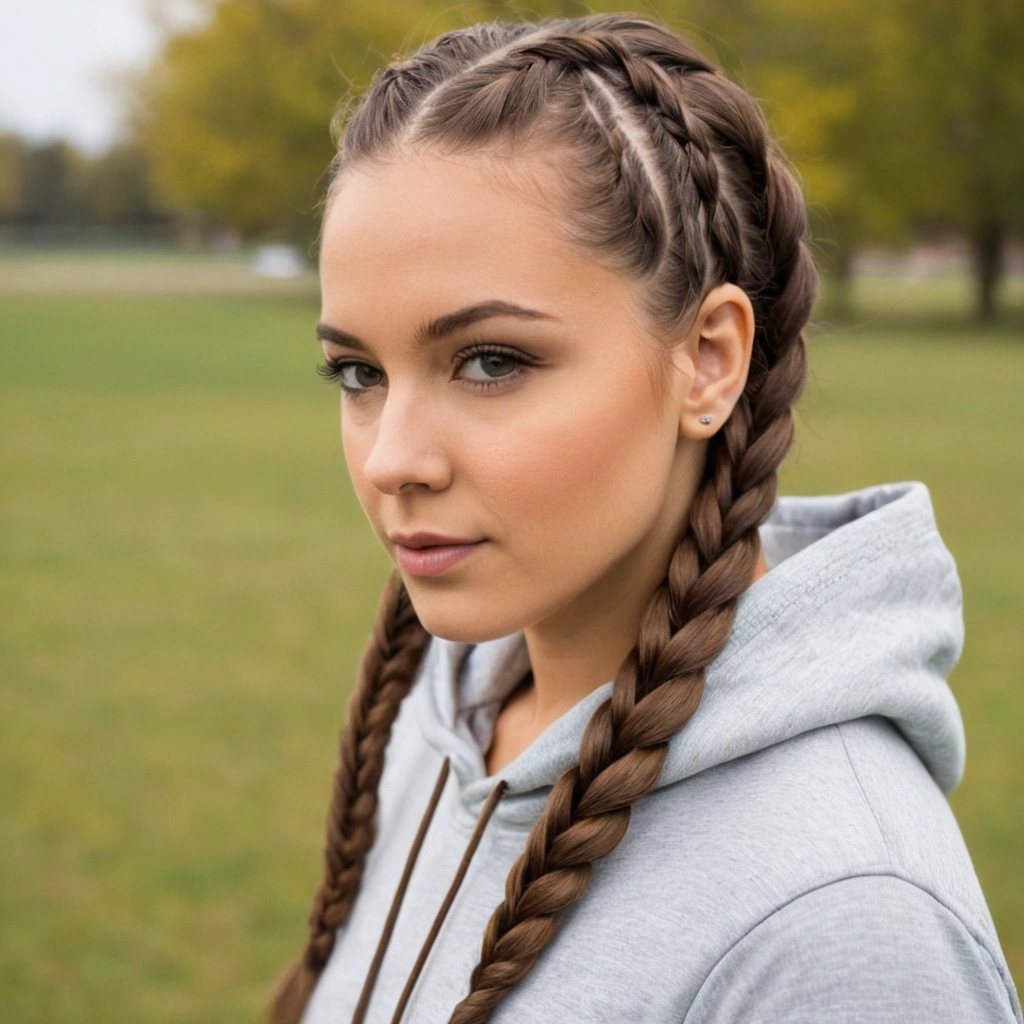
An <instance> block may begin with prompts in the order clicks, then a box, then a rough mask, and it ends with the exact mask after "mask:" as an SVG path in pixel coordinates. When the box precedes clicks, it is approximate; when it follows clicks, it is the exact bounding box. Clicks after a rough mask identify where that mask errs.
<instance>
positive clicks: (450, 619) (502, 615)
mask: <svg viewBox="0 0 1024 1024" xmlns="http://www.w3.org/2000/svg"><path fill="white" fill-rule="evenodd" d="M406 589H407V590H408V592H409V599H410V600H411V601H412V606H413V609H414V610H415V612H416V617H417V618H418V619H419V620H420V623H421V625H422V626H423V628H424V629H425V630H426V631H427V632H428V633H430V634H431V635H432V636H436V637H438V638H440V639H441V640H450V641H452V642H453V643H463V644H481V643H484V642H486V641H487V640H497V639H498V638H499V637H503V636H508V635H509V634H511V633H517V632H518V631H519V630H521V629H522V628H523V627H524V625H525V620H524V619H523V618H521V617H520V616H517V615H516V614H515V613H514V612H513V611H512V609H509V608H497V607H488V605H489V604H492V605H497V604H498V603H499V602H500V596H499V595H491V597H492V599H493V600H492V601H480V600H473V599H471V598H469V597H468V596H463V595H459V594H454V593H447V594H443V593H435V594H424V593H422V592H419V593H417V587H416V585H415V583H413V585H412V586H409V583H408V581H406Z"/></svg>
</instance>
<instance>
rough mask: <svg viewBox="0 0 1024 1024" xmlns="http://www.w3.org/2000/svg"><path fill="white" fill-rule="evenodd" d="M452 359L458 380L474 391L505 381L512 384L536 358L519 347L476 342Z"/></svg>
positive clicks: (506, 383)
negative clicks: (456, 368) (455, 366)
mask: <svg viewBox="0 0 1024 1024" xmlns="http://www.w3.org/2000/svg"><path fill="white" fill-rule="evenodd" d="M455 362H456V363H457V364H458V376H459V379H460V380H463V381H465V383H466V384H467V385H468V386H469V387H471V388H473V389H474V390H476V391H487V390H490V389H491V388H503V387H505V386H506V385H507V386H509V387H511V386H512V383H513V382H514V381H518V380H520V379H521V378H523V377H525V376H526V375H527V374H528V373H530V371H531V369H532V368H533V367H534V366H535V365H536V364H537V363H538V360H537V358H536V357H535V356H532V355H530V354H528V353H526V352H524V351H522V349H518V348H511V347H507V346H504V345H496V344H494V343H493V342H477V343H476V344H475V345H470V346H469V348H465V349H463V350H462V351H461V352H460V353H459V354H458V355H457V356H456V358H455Z"/></svg>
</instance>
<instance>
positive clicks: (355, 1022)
mask: <svg viewBox="0 0 1024 1024" xmlns="http://www.w3.org/2000/svg"><path fill="white" fill-rule="evenodd" d="M448 767H449V764H448V758H447V757H446V758H445V759H444V764H442V765H441V774H440V775H438V777H437V782H435V783H434V792H433V793H431V795H430V802H429V803H428V804H427V809H426V811H425V812H424V814H423V820H422V821H421V822H420V827H419V830H418V831H417V832H416V838H415V839H414V840H413V843H412V846H411V847H410V848H409V856H408V857H406V859H405V870H404V871H403V872H402V878H401V880H400V881H399V883H398V888H397V889H395V895H394V898H393V899H392V901H391V909H390V910H389V911H388V916H387V920H386V921H385V922H384V930H383V931H382V932H381V933H380V940H379V941H378V943H377V951H376V952H375V953H374V954H373V960H372V961H371V963H370V970H369V971H368V972H367V975H366V980H365V981H364V982H363V991H362V993H361V994H360V996H359V1002H358V1003H357V1004H356V1008H355V1012H354V1013H353V1014H352V1024H361V1021H362V1019H363V1017H364V1016H365V1014H366V1007H367V1006H368V1005H369V1003H370V996H371V994H372V993H373V986H374V985H375V984H376V982H377V972H378V971H379V970H380V965H381V962H382V961H383V960H384V952H385V950H386V949H387V948H388V943H389V942H390V941H391V932H392V930H393V929H394V927H395V920H396V919H397V918H398V911H399V910H400V909H401V906H402V900H403V899H404V898H405V890H406V888H407V887H408V885H409V877H410V876H411V875H412V869H413V865H414V864H415V863H416V858H417V857H419V854H420V847H421V846H422V845H423V839H424V837H425V836H426V834H427V828H428V827H429V826H430V820H431V818H433V817H434V809H435V808H436V807H437V804H438V801H439V800H440V799H441V791H442V790H443V789H444V784H445V782H446V781H447V779H448Z"/></svg>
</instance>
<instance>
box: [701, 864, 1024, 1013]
mask: <svg viewBox="0 0 1024 1024" xmlns="http://www.w3.org/2000/svg"><path fill="white" fill-rule="evenodd" d="M1021 1019H1022V1018H1021V1008H1020V1003H1019V1001H1018V998H1017V994H1016V992H1015V990H1014V986H1013V981H1012V980H1011V978H1010V975H1009V972H1008V970H1007V968H1006V964H1005V962H1003V960H1002V957H1001V955H1000V953H999V951H998V944H996V957H995V959H994V958H993V956H992V955H991V953H990V952H989V949H988V948H986V945H984V944H983V940H982V938H981V937H980V936H977V935H974V934H972V933H971V931H969V930H968V928H967V927H965V925H964V923H963V922H962V921H961V919H960V918H959V917H958V916H957V915H956V914H954V913H953V912H952V911H951V910H949V909H948V908H947V907H946V906H944V905H943V904H942V903H940V902H939V901H938V900H936V899H935V898H934V897H933V896H931V895H930V894H929V893H928V892H926V891H925V890H924V889H922V888H920V887H919V886H916V885H914V884H912V883H910V882H907V881H905V880H903V879H901V878H897V877H895V876H893V875H864V876H858V877H855V878H846V879H842V880H840V881H836V882H832V883H830V884H827V885H824V886H822V887H821V888H818V889H814V890H812V891H810V892H808V893H805V894H804V895H802V896H800V897H798V898H797V899H794V900H792V901H791V902H789V903H786V904H784V905H783V906H782V907H780V908H779V909H778V910H776V911H775V912H774V913H772V914H771V915H770V916H769V917H767V918H765V919H764V920H762V921H761V922H760V923H759V924H757V925H756V926H755V927H754V928H752V929H751V930H750V931H749V932H747V934H746V935H744V936H743V937H742V938H741V939H740V940H739V941H738V942H736V943H735V944H734V945H733V946H732V947H731V948H730V949H729V951H728V952H727V953H726V954H725V955H724V956H723V957H722V958H721V959H720V960H719V961H718V963H717V964H716V965H715V967H714V968H713V969H712V971H711V972H710V973H709V974H708V976H707V978H706V979H705V981H704V984H703V985H702V987H701V989H700V991H699V993H698V994H697V997H696V999H695V1000H694V1001H693V1003H692V1004H691V1006H690V1009H689V1011H688V1012H687V1014H686V1016H685V1019H684V1024H817V1022H820V1021H826V1020H827V1021H829V1022H830V1024H878V1022H881V1021H884V1022H886V1024H1014V1022H1016V1024H1021Z"/></svg>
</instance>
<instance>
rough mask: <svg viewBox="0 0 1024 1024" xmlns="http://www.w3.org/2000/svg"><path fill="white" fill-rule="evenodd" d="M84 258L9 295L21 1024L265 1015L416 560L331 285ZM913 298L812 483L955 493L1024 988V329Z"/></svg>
mask: <svg viewBox="0 0 1024 1024" xmlns="http://www.w3.org/2000/svg"><path fill="white" fill-rule="evenodd" d="M4 259H8V260H9V259H10V257H4V258H3V259H0V277H3V276H4V275H3V270H4ZM44 262H45V261H44ZM86 262H87V263H90V265H91V267H92V270H91V271H88V272H89V273H92V274H93V277H92V278H90V280H89V284H87V285H85V286H83V285H82V283H81V281H82V278H81V273H83V271H81V269H80V268H79V270H77V271H74V273H72V274H71V277H70V278H69V276H68V274H69V271H68V269H67V268H68V266H69V265H71V264H73V263H74V260H73V259H71V260H70V262H69V260H65V263H64V264H63V266H64V269H63V270H61V267H60V265H59V261H57V262H56V263H53V264H51V265H48V266H50V267H51V270H52V272H51V273H50V277H49V283H48V284H47V285H46V286H45V287H44V286H42V285H41V284H39V283H38V281H37V283H36V285H35V286H34V287H33V288H31V289H28V288H27V286H25V287H22V284H19V283H18V281H17V280H16V278H15V276H11V275H8V276H7V278H6V280H7V286H6V287H4V286H0V389H2V418H3V419H2V423H3V428H2V429H3V440H2V447H0V459H2V462H0V473H2V480H3V485H2V504H0V516H2V518H0V552H2V555H0V557H2V565H3V575H2V584H0V585H2V598H3V607H4V615H3V619H2V624H0V659H2V661H0V674H2V678H3V683H2V688H0V778H2V779H3V784H2V787H0V878H2V879H3V883H2V885H0V920H2V921H3V927H2V929H0V1003H2V1005H3V1007H4V1009H3V1014H2V1016H3V1020H4V1021H5V1022H6V1021H12V1022H18V1024H22V1022H24V1024H29V1022H31V1024H42V1022H46V1024H64V1022H68V1024H70V1022H75V1024H92V1022H101V1021H102V1022H103V1024H122V1022H124V1024H127V1022H132V1024H149V1022H155V1021H187V1022H214V1021H216V1022H223V1021H241V1020H254V1019H256V1018H257V1016H258V1013H259V1010H260V1008H261V1006H262V1005H263V999H264V995H265V991H266V985H267V983H268V981H269V979H271V978H272V977H273V976H274V975H275V974H276V972H277V971H278V969H279V968H280V967H281V966H282V964H283V962H284V961H285V960H286V959H288V958H289V957H290V956H291V955H292V953H293V952H295V951H296V950H297V948H298V945H299V943H300V940H301V935H302V930H303V926H304V920H305V915H306V913H307V908H308V903H309V898H310V895H311V892H312V888H313V885H314V883H315V880H316V878H317V877H318V873H319V856H320V853H319V851H320V844H321V839H320V835H321V828H322V821H323V815H324V811H325V807H326V801H327V794H328V786H329V779H330V773H331V771H332V769H333V766H334V761H335V753H334V743H335V737H336V732H337V728H338V726H339V724H340V721H341V716H342V712H343V708H344V701H345V698H346V695H347V692H348V687H349V685H350V680H351V678H352V670H353V666H354V664H355V662H356V659H357V657H358V654H359V651H360V648H361V646H362V643H363V639H364V637H365V635H366V631H367V629H368V627H369V624H370V621H371V618H372V613H373V608H374V604H375V601H376V596H377V592H378V590H379V587H380V585H381V583H382V581H383V579H384V577H385V575H386V573H387V570H388V563H387V561H386V559H385V557H384V555H383V553H380V552H378V550H377V548H376V546H375V544H374V543H372V542H371V541H370V539H369V532H368V529H367V527H366V526H365V525H364V523H363V521H362V519H361V513H360V512H359V510H358V507H357V505H356V504H355V502H354V499H353V497H352V495H351V493H350V491H349V488H348V485H347V480H346V476H345V470H344V465H343V462H342V457H341V451H340V445H339V442H338V439H337V410H336V402H337V398H336V393H335V392H334V391H333V390H332V389H330V388H328V387H325V386H324V385H323V384H322V383H320V382H319V380H318V378H317V377H316V375H315V373H314V369H313V368H314V365H315V363H316V361H317V359H318V351H317V347H316V344H315V342H314V341H313V325H314V323H315V320H316V314H317V304H316V299H315V294H314V292H313V290H312V288H311V287H310V284H309V282H308V281H306V282H298V283H297V284H294V285H292V286H288V287H287V288H283V289H282V288H277V289H276V290H273V289H272V290H271V291H269V292H267V291H259V290H255V289H254V288H252V287H250V284H249V282H248V280H247V278H245V275H244V274H242V273H241V272H240V271H239V270H238V267H237V266H236V265H235V264H232V263H230V261H229V262H228V263H225V262H223V261H221V262H220V263H209V264H200V265H198V266H199V269H198V270H197V269H196V265H188V264H187V261H186V262H183V263H182V265H181V275H182V276H181V277H180V278H179V279H178V281H177V284H176V285H175V287H174V288H172V287H170V286H169V285H168V282H167V277H166V273H167V270H166V267H164V268H163V270H161V264H160V261H159V259H157V260H156V262H155V264H154V262H153V261H152V260H151V261H150V262H149V263H148V264H145V265H143V264H144V263H145V261H142V262H141V263H140V262H136V263H135V264H132V263H131V261H130V260H129V261H128V262H127V263H123V264H122V265H120V270H118V268H117V267H114V268H113V269H112V264H111V263H110V261H108V262H107V263H106V264H104V262H103V261H102V260H100V261H98V262H97V261H95V260H93V261H91V262H90V261H86ZM115 262H116V261H115ZM7 266H8V268H13V267H14V263H8V264H7ZM218 268H220V269H218ZM225 268H227V269H225ZM44 269H45V268H44ZM129 269H132V270H133V272H134V273H135V275H136V276H135V277H132V274H131V273H129V272H128V271H129ZM18 272H19V273H22V274H24V272H25V271H24V267H23V266H20V267H19V269H18ZM47 272H50V271H47ZM221 272H223V276H222V277H220V278H217V276H216V275H217V274H218V273H221ZM62 274H63V277H62ZM76 275H77V276H76ZM145 275H149V283H148V284H147V283H146V280H145V279H144V276H145ZM129 278H130V280H127V279H129ZM126 280H127V284H126V283H125V282H126ZM196 280H201V281H202V287H198V286H197V287H194V288H193V287H192V286H190V285H189V281H196ZM218 280H219V281H220V284H219V286H218V285H217V283H216V282H217V281H218ZM76 281H77V282H78V283H77V284H76V283H75V282H76ZM886 287H887V288H888V289H889V290H888V291H887V292H885V293H884V294H883V292H882V290H881V288H880V289H879V290H878V291H877V292H876V293H872V294H875V295H876V298H877V301H876V306H875V308H874V309H869V307H868V306H865V308H866V309H869V311H868V312H867V313H866V314H865V315H864V317H862V319H861V320H860V321H859V322H855V323H853V324H846V325H844V326H842V327H837V326H834V325H829V324H827V323H823V322H818V323H817V324H816V326H815V328H814V330H813V331H812V337H811V358H812V367H813V376H812V379H811V382H810V384H809V386H808V389H807V392H806V394H805V397H804V399H803V401H802V402H801V405H800V412H799V417H798V424H799V426H798V439H797V444H796V446H795V448H794V450H793V453H792V456H791V458H790V461H789V462H788V463H787V465H786V468H785V471H784V473H783V486H782V489H783V491H785V492H799V493H815V492H824V491H843V490H850V489H854V488H858V487H862V486H866V485H868V484H871V483H877V482H880V481H886V480H903V479H919V480H924V481H925V482H926V483H927V484H928V486H929V487H930V489H931V493H932V497H933V501H934V504H935V508H936V514H937V517H938V521H939V526H940V529H941V531H942V534H943V536H944V538H945V540H946V543H947V544H948V546H949V547H950V549H951V550H952V552H953V554H954V555H955V556H956V559H957V563H958V566H959V569H960V573H961V578H962V580H963V586H964V593H965V616H966V620H967V640H966V648H965V652H964V656H963V658H962V660H961V663H960V664H959V665H958V666H957V668H956V669H955V671H954V673H953V675H952V678H951V684H952V686H953V689H954V691H955V693H956V695H957V697H958V699H959V701H960V705H961V709H962V711H963V716H964V720H965V725H966V729H967V739H968V766H967V774H966V777H965V779H964V781H963V783H962V785H961V786H960V788H959V789H958V790H957V791H956V792H955V793H954V794H953V798H952V805H953V808H954V811H955V812H956V815H957V817H958V819H959V821H960V823H961V826H962V829H963V831H964V834H965V837H966V839H967V843H968V846H969V848H970V850H971V852H972V855H973V857H974V861H975V865H976V867H977V870H978V874H979V876H980V878H981V881H982V885H983V887H984V889H985V892H986V894H987V896H988V899H989V904H990V907H991V909H992V913H993V916H994V918H995V921H996V925H997V928H998V930H999V934H1000V937H1001V939H1002V942H1003V945H1004V948H1005V950H1006V953H1007V956H1008V958H1009V960H1010V963H1011V967H1012V969H1013V971H1014V973H1015V976H1016V978H1017V980H1018V984H1019V983H1020V982H1021V981H1022V980H1024V886H1022V885H1021V884H1020V868H1019V865H1020V864H1021V863H1024V805H1022V801H1021V797H1020V794H1021V792H1022V789H1024V756H1022V752H1021V746H1020V739H1019V737H1020V735H1021V732H1022V730H1024V689H1022V687H1021V683H1022V682H1024V631H1022V630H1021V628H1020V622H1021V612H1022V609H1024V582H1022V574H1021V571H1020V566H1021V565H1022V564H1024V531H1022V526H1024V521H1022V520H1024V517H1022V514H1021V513H1022V508H1024V461H1022V457H1021V453H1020V447H1019V446H1020V441H1021V438H1022V436H1024V402H1022V401H1021V398H1020V386H1021V384H1022V383H1024V321H1022V319H1021V317H1020V315H1019V314H1017V315H1016V316H1015V317H1012V318H1010V321H1009V323H1008V325H1006V326H1003V327H993V328H986V329H985V330H980V329H977V328H975V327H971V326H969V325H967V324H966V323H965V322H963V320H962V319H961V317H960V316H959V314H958V313H957V312H956V310H955V309H954V310H948V309H947V310H943V311H942V312H943V315H942V316H940V317H935V316H932V318H931V319H926V318H925V315H926V314H927V312H928V310H934V309H935V308H939V309H940V310H941V309H942V307H941V302H937V303H936V304H935V305H934V306H933V305H932V304H931V303H929V302H928V301H927V300H926V297H925V298H922V297H921V294H920V293H914V294H913V295H909V298H908V295H904V296H903V298H902V299H901V296H900V294H899V289H898V288H895V289H894V286H893V285H892V283H891V282H889V283H888V284H887V285H886ZM29 291H30V292H31V294H29V293H28V292H29ZM249 293H251V294H249ZM908 294H909V293H908ZM937 294H938V298H939V300H943V299H945V300H948V291H947V290H946V289H938V292H937ZM894 295H895V299H894V297H893V296H894ZM869 297H870V296H869V295H868V296H865V295H861V296H860V298H861V299H862V301H865V302H866V300H867V298H869ZM904 300H907V301H904ZM900 310H902V311H903V314H904V315H902V316H896V315H895V314H896V313H898V312H899V311H900ZM908 311H909V312H908Z"/></svg>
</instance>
